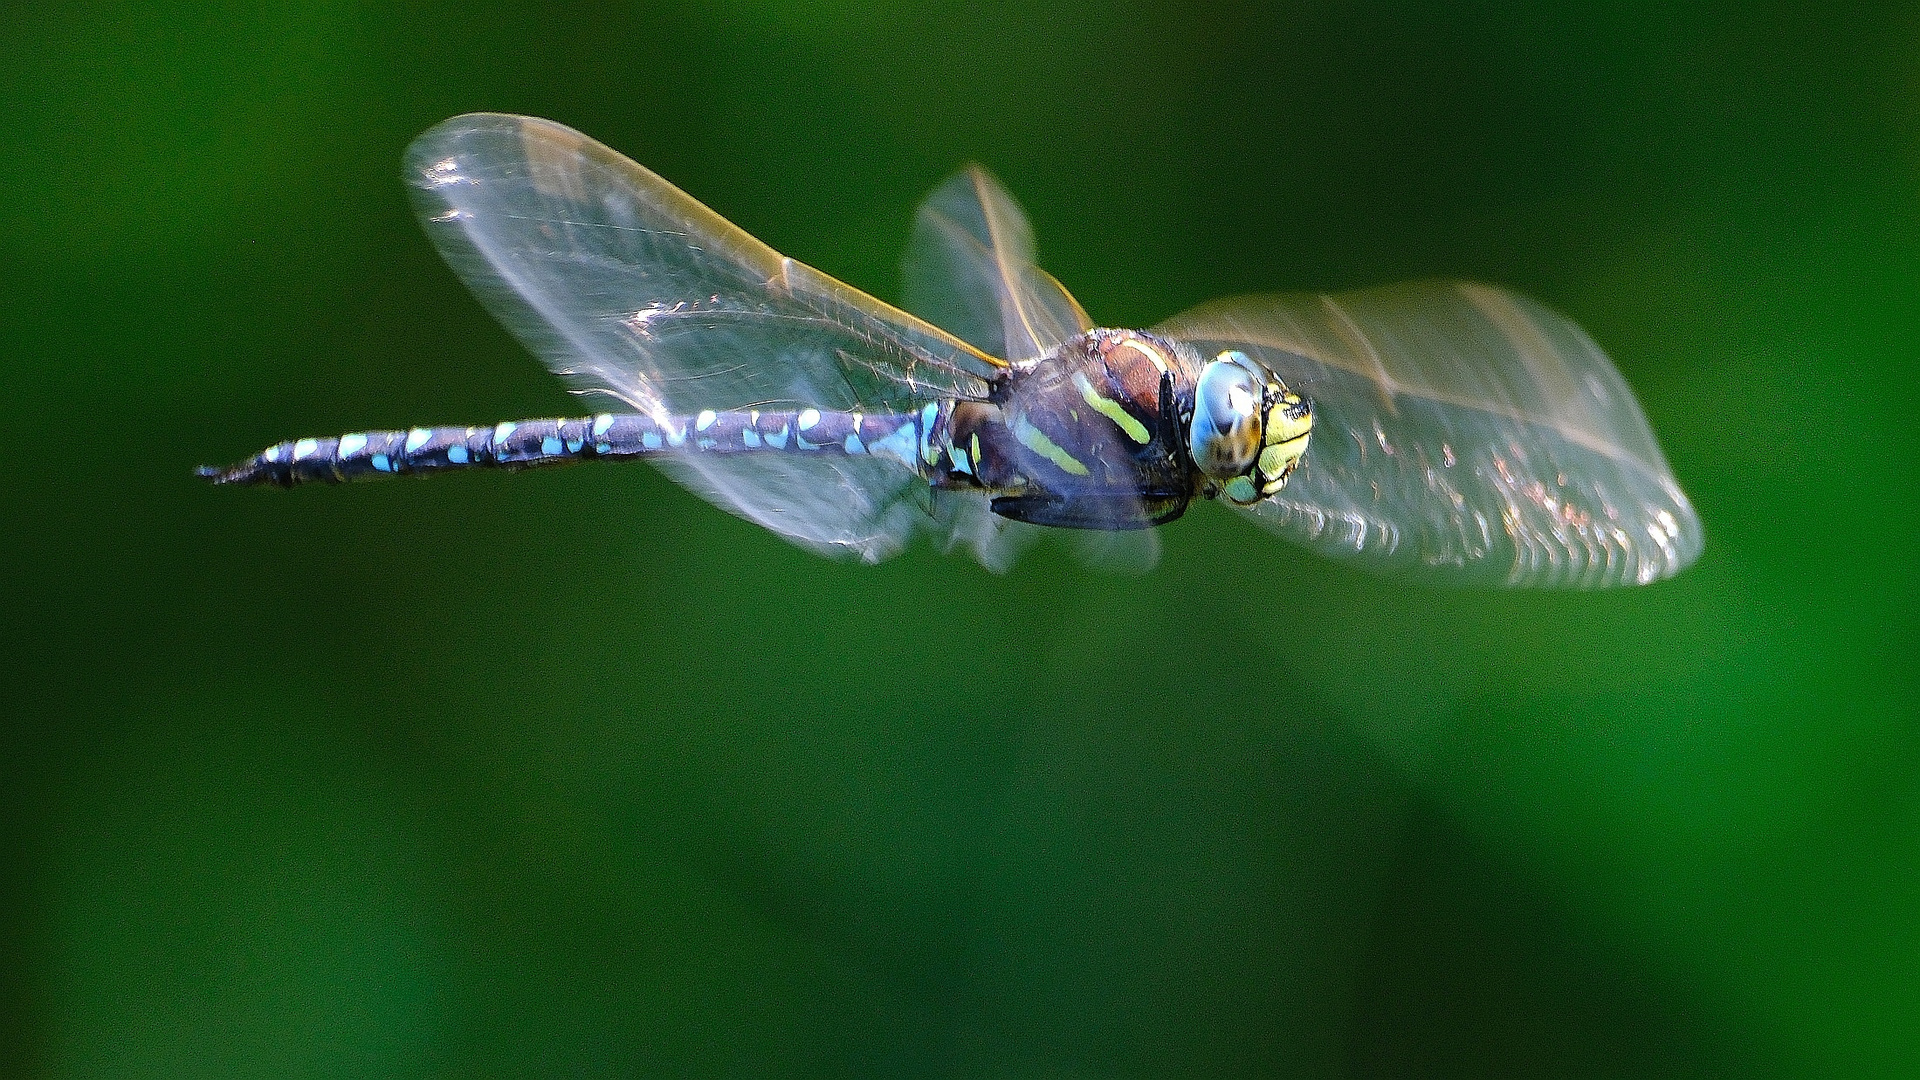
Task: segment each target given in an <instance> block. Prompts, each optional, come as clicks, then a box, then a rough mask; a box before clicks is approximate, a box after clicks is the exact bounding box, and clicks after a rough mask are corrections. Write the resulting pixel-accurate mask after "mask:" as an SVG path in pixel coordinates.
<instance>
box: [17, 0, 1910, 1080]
mask: <svg viewBox="0 0 1920 1080" xmlns="http://www.w3.org/2000/svg"><path fill="white" fill-rule="evenodd" d="M1803 9H1804V10H1803ZM0 43H3V49H4V52H3V53H0V55H4V56H5V57H6V63H5V64H4V65H0V87H4V90H3V91H0V104H3V105H4V106H5V114H4V115H5V119H6V122H7V134H8V139H7V148H6V150H5V152H4V154H0V181H3V182H4V187H5V192H6V197H5V198H4V200H0V286H3V289H0V353H3V355H4V369H0V370H3V371H4V373H3V374H0V399H3V402H4V409H5V418H4V423H5V428H4V430H5V431H6V432H7V435H8V437H7V439H6V441H5V443H4V445H0V460H4V463H5V464H4V468H5V470H6V476H7V479H6V480H5V490H6V492H7V494H6V508H7V509H6V529H5V539H4V541H0V542H3V543H4V545H5V546H4V549H0V564H3V565H4V570H0V588H4V590H5V592H4V603H5V611H6V624H5V625H6V642H5V649H6V652H5V655H6V662H5V664H4V666H0V678H4V680H5V685H4V687H3V688H0V689H3V690H4V695H5V696H4V700H5V701H6V702H7V715H6V719H5V723H4V734H3V735H0V739H3V740H4V741H3V742H0V823H3V824H4V830H3V831H0V1072H7V1073H12V1074H19V1075H45V1076H75V1077H79V1076H86V1077H99V1076H142V1077H146V1076H175V1075H177V1076H196V1075H221V1076H249V1075H251V1076H271V1077H285V1076H380V1077H397V1076H416V1075H420V1076H427V1075H433V1076H475V1075H516V1074H520V1075H567V1076H586V1077H601V1076H609V1077H610V1076H627V1075H656V1074H675V1075H716V1074H727V1075H736V1076H758V1075H788V1074H791V1075H873V1076H923V1075H952V1076H976V1075H988V1076H1009V1077H1029V1076H1030V1077H1070V1076H1071V1077H1081V1076H1084V1077H1094V1076H1159V1075H1173V1074H1181V1075H1193V1076H1226V1075H1246V1076H1267V1075H1272V1076H1451V1075H1483V1076H1507V1075H1515V1076H1520V1075H1526V1076H1675V1077H1681V1076H1686V1077H1692V1076H1705V1075H1726V1076H1765V1075H1778V1076H1822V1075H1824V1076H1868V1075H1893V1074H1896V1073H1899V1072H1903V1071H1904V1072H1907V1073H1909V1074H1911V1073H1913V1071H1914V1070H1915V1069H1916V1068H1920V710H1916V698H1917V697H1920V693H1917V691H1920V686H1917V685H1916V683H1917V682H1920V680H1916V676H1915V670H1916V659H1920V655H1917V654H1920V649H1916V611H1920V603H1917V602H1916V601H1917V600H1920V598H1917V597H1916V595H1915V593H1916V587H1915V586H1916V579H1917V576H1920V572H1917V571H1916V561H1917V556H1920V551H1917V550H1916V548H1917V547H1920V545H1917V544H1916V541H1915V537H1916V535H1920V513H1917V512H1916V511H1917V509H1920V499H1917V498H1916V488H1917V487H1920V484H1917V483H1916V470H1917V469H1920V454H1917V453H1916V450H1915V445H1916V444H1915V441H1914V440H1913V439H1912V438H1911V437H1910V436H1909V435H1908V432H1909V430H1910V429H1911V426H1912V424H1911V419H1910V418H1911V416H1912V414H1913V411H1914V406H1913V401H1914V391H1915V388H1916V379H1915V372H1916V360H1917V359H1920V351H1917V350H1920V213H1917V212H1916V211H1917V210H1920V202H1917V200H1920V12H1916V10H1915V9H1914V8H1913V6H1912V5H1911V4H1888V5H1886V7H1885V9H1884V10H1872V9H1869V8H1866V7H1861V6H1851V7H1848V8H1846V9H1844V10H1840V9H1834V8H1829V7H1824V6H1820V5H1808V4H1778V5H1771V6H1769V5H1740V6H1730V5H1699V6H1694V7H1685V8H1683V9H1681V10H1674V9H1673V6H1672V5H1668V4H1663V3H1652V2H1648V3H1641V4H1621V5H1612V6H1604V5H1603V6H1585V7H1581V8H1579V9H1578V10H1568V11H1560V12H1556V13H1552V14H1543V13H1541V12H1537V11H1533V10H1530V9H1529V8H1526V7H1521V6H1505V5H1499V4H1486V3H1468V4H1448V5H1433V6H1432V8H1431V9H1428V8H1426V7H1425V6H1422V5H1412V4H1403V5H1378V4H1361V3H1341V2H1314V3H1296V4H1280V5H1269V4H1260V3H1250V2H1249V3H1244V4H1239V5H1233V4H1206V3H1185V4H1180V3H1172V4H1162V3H1144V2H1138V3H1126V2H1090V3H1089V2H1077V3H1067V4H1048V3H1041V2H1033V3H1023V4H1009V3H999V2H995V0H980V2H975V3H966V4H958V3H935V2H931V0H928V2H916V3H900V4H856V3H850V2H807V3H802V2H773V0H758V2H741V0H711V2H707V3H698V2H686V3H678V4H651V5H649V4H615V3H591V2H580V3H572V4H568V5H564V6H557V5H555V4H553V3H550V2H547V3H495V4H488V5H470V6H464V7H460V8H454V7H451V6H441V5H379V4H350V3H332V4H326V3H300V4H284V5H283V4H260V3H239V4H232V5H217V4H208V5H193V6H188V7H178V6H175V5H159V4H156V5H152V6H151V7H140V6H122V5H111V4H93V5H88V4H59V5H38V6H30V5H9V6H8V9H7V11H6V12H5V14H4V15H0ZM478 109H492V110H504V111H514V112H527V113H535V114H539V115H542V116H549V117H553V118H555V119H558V120H560V121H563V122H565V123H567V124H570V125H572V126H574V127H577V128H579V129H581V130H583V131H585V132H588V133H590V134H592V135H594V136H596V137H598V138H600V139H602V140H604V141H606V142H608V143H610V144H611V145H613V146H615V147H617V148H619V149H621V150H623V151H625V152H627V153H629V154H630V155H632V156H633V157H635V158H636V159H638V160H640V161H641V162H643V163H645V164H647V165H649V166H651V167H652V168H654V169H655V170H657V171H659V172H660V173H662V174H664V175H665V176H666V177H668V178H669V179H671V180H673V181H674V182H676V183H678V184H680V185H682V186H683V187H685V188H686V189H687V190H688V191H690V192H692V193H694V195H695V196H696V197H698V198H700V199H702V200H704V201H705V202H707V203H709V204H710V205H712V206H713V207H715V208H716V209H718V210H719V211H720V212H722V213H723V214H725V215H727V216H728V217H730V218H731V219H733V220H734V221H736V222H738V223H739V224H740V225H742V226H743V227H745V228H746V229H747V230H748V231H750V232H752V233H754V234H755V235H757V236H760V237H761V238H763V239H765V240H766V241H768V242H769V243H771V244H773V245H774V246H776V247H777V248H779V249H781V250H783V251H785V252H787V253H789V254H792V255H794V256H796V257H798V258H801V259H803V260H805V261H807V262H810V263H813V264H814V265H816V266H819V267H821V268H822V269H824V270H826V271H828V272H829V273H833V274H835V275H837V276H840V277H842V278H844V279H846V280H848V281H851V282H853V283H855V284H857V285H860V286H862V287H865V288H868V289H870V290H872V291H875V292H877V293H879V294H881V295H883V296H890V295H893V294H894V291H895V289H896V284H897V281H898V277H897V269H896V259H897V256H898V252H899V250H900V247H901V245H902V244H903V242H904V240H905V237H906V234H907V228H908V224H909V221H910V218H911V213H912V209H913V207H914V205H915V203H916V202H917V200H918V199H919V197H920V196H921V195H922V194H923V193H924V192H925V191H926V190H927V189H929V188H930V187H931V186H932V185H934V184H935V183H936V182H938V181H939V180H940V179H941V178H942V177H943V176H945V175H946V174H947V173H948V172H949V171H950V170H951V169H953V168H954V167H956V166H957V165H958V164H960V163H961V162H964V161H967V160H978V161H981V162H984V163H986V164H987V165H988V166H989V167H991V168H993V169H994V170H995V171H997V172H998V173H999V175H1000V176H1001V178H1002V179H1003V180H1004V181H1005V182H1006V183H1007V185H1008V186H1009V188H1010V189H1011V190H1012V191H1013V192H1014V193H1015V194H1016V195H1017V196H1018V197H1019V198H1021V199H1022V200H1023V201H1024V202H1025V203H1026V205H1027V208H1028V210H1029V212H1030V214H1031V215H1032V217H1033V220H1034V224H1035V227H1036V230H1037V232H1038V234H1039V238H1040V245H1041V253H1042V258H1043V261H1044V262H1045V263H1046V265H1047V266H1048V267H1049V268H1050V269H1051V270H1053V271H1054V272H1055V273H1056V274H1057V275H1058V276H1059V277H1060V278H1061V279H1062V280H1063V281H1065V282H1066V283H1067V284H1068V285H1069V286H1070V287H1071V288H1073V289H1074V291H1075V292H1076V293H1077V294H1078V295H1079V297H1080V299H1081V300H1082V301H1083V302H1084V303H1085V305H1086V306H1087V308H1088V309H1089V310H1090V311H1091V312H1092V313H1093V314H1094V316H1095V318H1096V319H1097V320H1099V321H1100V322H1102V323H1105V324H1109V325H1126V326H1131V325H1141V324H1146V323H1151V322H1153V321H1156V320H1158V319H1160V318H1163V317H1165V316H1166V315H1168V314H1171V313H1172V312H1174V311H1176V310H1179V309H1181V308H1183V307H1185V306H1187V305H1189V304H1191V303H1194V302H1196V301H1199V300H1202V299H1206V298H1208V297H1211V296H1216V295H1221V294H1225V293H1230V292H1237V291H1247V290H1256V289H1299V288H1321V287H1347V286H1358V285H1365V284H1376V283H1381V282H1386V281H1392V280H1399V279H1403V278H1409V277H1417V276H1424V275H1456V276H1471V277H1475V278H1479V279H1483V280H1489V281H1494V282H1499V283H1502V284H1505V285H1509V286H1512V287H1514V288H1517V289H1519V290H1521V291H1523V292H1527V293H1530V294H1532V295H1535V296H1537V297H1540V298H1541V299H1543V300H1545V301H1547V302H1548V303H1549V304H1552V305H1553V306H1555V307H1557V308H1559V309H1561V310H1563V311H1565V312H1567V313H1569V314H1570V315H1572V316H1573V317H1574V318H1575V319H1577V320H1578V321H1579V322H1581V323H1582V324H1584V325H1585V326H1586V327H1587V328H1588V329H1589V330H1591V332H1592V333H1593V334H1594V336H1595V337H1596V338H1598V339H1599V340H1600V341H1601V342H1602V343H1603V344H1604V345H1605V346H1606V347H1607V348H1608V349H1609V351H1610V352H1611V353H1612V355H1613V356H1614V357H1615V359H1616V360H1617V361H1618V363H1619V365H1620V367H1621V369H1622V370H1623V371H1624V372H1625V373H1626V375H1627V377H1628V379H1629V381H1630V382H1631V383H1632V384H1633V385H1634V387H1635V388H1636V390H1637V391H1638V392H1639V394H1640V396H1641V400H1642V401H1643V403H1644V405H1645V407H1646V411H1647V413H1648V415H1649V417H1650V418H1651V419H1652V421H1653V424H1654V427H1655V429H1656V430H1657V431H1658V432H1659V433H1660V435H1661V439H1662V441H1663V444H1664V446H1665V448H1666V451H1667V454H1668V456H1669V457H1670V458H1671V459H1672V463H1673V466H1674V470H1675V472H1676V473H1677V474H1678V476H1679V478H1680V480H1681V483H1682V484H1683V485H1685V486H1686V488H1687V490H1688V491H1689V492H1690V493H1691V494H1692V495H1693V497H1694V499H1695V501H1696V503H1697V505H1698V507H1699V510H1700V514H1701V517H1702V518H1703V520H1704V521H1705V524H1706V529H1707V536H1708V546H1707V551H1706V555H1705V557H1704V558H1703V559H1702V560H1701V561H1700V563H1699V564H1698V565H1697V566H1696V567H1694V568H1693V569H1692V570H1689V571H1688V572H1687V573H1685V574H1684V575H1682V576H1681V577H1679V578H1678V579H1676V580H1674V581H1671V582H1668V583H1665V584H1661V585H1658V586H1655V587H1652V588H1647V589H1640V590H1632V591H1623V592H1614V593H1607V594H1599V595H1568V594H1558V595H1556V594H1527V595H1513V594H1499V593H1483V592H1469V593H1462V592H1446V591H1434V590H1430V589H1421V588H1414V587H1409V586H1406V585H1401V584H1396V583H1393V582H1390V581H1381V580H1377V579H1374V578H1372V577H1369V576H1366V575H1365V574H1362V573H1358V572H1355V571H1352V570H1349V569H1345V568H1342V567H1338V566H1332V565H1328V564H1325V563H1323V562H1320V561H1316V560H1314V559H1312V558H1310V557H1308V556H1306V555H1304V554H1302V553H1299V552H1296V551H1294V550H1292V549H1290V548H1287V547H1285V546H1284V545H1281V544H1279V543H1278V542H1276V541H1274V540H1272V539H1271V538H1269V537H1268V536H1266V535H1265V534H1263V533H1261V532H1259V531H1257V530H1255V529H1253V528H1251V527H1249V526H1248V525H1247V524H1246V523H1244V522H1240V521H1236V520H1233V519H1232V517H1231V515H1228V514H1226V513H1202V512H1196V513H1194V514H1192V515H1190V516H1189V518H1188V519H1187V520H1183V521H1181V522H1179V523H1178V524H1177V525H1176V526H1175V527H1173V528H1171V529H1168V530H1166V533H1165V537H1164V540H1165V547H1166V551H1165V556H1164V559H1163V562H1162V565H1161V567H1160V569H1159V570H1157V571H1156V572H1154V573H1153V574H1151V575H1150V576H1147V577H1143V578H1137V579H1127V578H1115V577H1110V576H1103V575H1100V574H1096V573H1090V572H1087V571H1084V570H1082V569H1081V568H1080V567H1079V566H1078V565H1077V564H1076V563H1075V562H1074V560H1073V559H1072V557H1071V556H1070V555H1069V554H1068V553H1067V551H1066V550H1065V549H1064V548H1058V547H1056V548H1052V549H1042V550H1041V551H1039V552H1038V553H1037V554H1035V555H1033V556H1031V557H1030V558H1029V559H1028V560H1027V561H1025V562H1023V563H1022V564H1021V565H1020V566H1019V567H1018V568H1016V570H1015V572H1014V573H1012V574H1009V575H1007V576H1004V577H995V576H992V575H990V574H987V573H985V572H983V571H981V570H980V569H979V568H978V567H976V566H974V565H972V564H971V563H969V562H967V561H965V560H964V559H962V558H959V557H946V556H941V555H939V554H936V553H933V552H931V551H929V550H925V549H922V550H919V551H916V552H914V553H913V554H911V555H909V556H907V557H904V558H901V559H898V560H896V561H894V562H891V563H888V564H885V565H883V566H881V567H878V568H868V567H859V566H843V565H838V564H833V563H828V562H825V561H822V560H819V559H816V558H813V557H811V556H809V555H806V554H804V553H802V552H800V551H798V550H797V549H794V548H791V547H789V546H787V545H786V544H784V543H783V542H781V541H780V540H778V539H777V538H775V537H773V536H771V535H769V534H767V533H765V532H762V531H760V530H758V529H755V528H753V527H751V526H748V525H745V524H743V523H741V522H739V521H736V520H735V519H733V518H731V517H728V516H727V515H725V514H723V513H720V512H718V511H716V510H714V509H712V508H710V507H709V506H707V505H706V504H704V503H702V502H700V501H698V500H697V499H696V498H694V497H693V496H691V495H689V494H687V493H686V492H684V491H682V490H680V489H679V488H677V487H675V486H673V485H672V484H671V483H669V482H667V481H666V480H664V479H663V478H662V477H661V476H659V475H658V474H657V473H654V472H652V471H651V470H647V469H640V468H626V469H620V468H580V469H573V470H561V471H558V472H549V473H539V474H530V475H524V476H516V477H506V476H499V475H476V476H461V477H449V478H445V479H443V480H439V481H435V482H431V483H394V484H370V485H362V486H355V487H351V488H342V489H336V490H318V489H315V490H301V491H296V492H292V493H279V492H257V491H235V490H214V489H212V488H208V487H205V486H203V485H201V484H199V483H198V482H197V481H195V480H194V479H193V478H192V476H191V473H190V470H191V468H192V467H193V466H194V465H197V464H201V463H204V462H224V461H227V460H230V459H233V458H235V457H238V456H241V455H244V454H247V453H251V452H253V451H255V450H257V449H258V448H260V447H261V446H264V445H266V444H268V443H270V442H272V441H276V440H279V439H282V438H289V437H293V436H296V435H313V434H330V433H338V432H341V431H348V430H360V429H365V428H374V427H398V426H405V425H409V424H414V423H423V422H434V423H456V422H457V423H477V422H491V421H494V420H499V419H506V418H512V417H520V416H524V415H551V414H554V413H556V412H565V411H568V410H569V409H571V408H573V406H572V405H571V404H570V401H571V399H569V398H568V397H566V396H565V395H564V394H563V393H562V392H561V389H560V387H559V385H558V383H557V382H556V381H555V380H553V379H552V378H551V377H549V376H548V375H547V374H546V373H545V372H544V371H543V370H542V369H541V367H540V365H539V364H538V363H537V362H536V361H534V360H532V359H531V358H529V357H528V356H527V355H526V354H525V353H524V352H523V351H522V350H521V349H520V348H519V347H518V346H517V345H516V344H515V343H514V342H513V341H512V339H510V338H509V337H508V336H507V335H506V334H505V333H504V332H503V331H502V330H501V329H500V328H499V327H497V326H496V325H495V324H494V323H493V322H492V321H491V320H490V319H488V318H487V316H486V315H485V314H484V313H483V312H482V311H481V309H480V307H479V306H478V304H477V303H476V302H475V301H474V300H473V299H472V298H471V297H469V296H468V295H467V294H466V292H465V291H464V290H463V288H462V287H461V286H460V284H459V283H458V282H457V281H456V280H455V279H454V278H453V276H452V275H451V274H450V273H449V272H448V271H447V270H446V269H445V268H444V267H443V266H442V265H441V264H440V262H439V261H438V259H437V258H436V256H435V255H434V253H433V251H432V250H431V249H430V248H429V246H428V244H427V242H426V241H425V239H424V238H423V237H422V235H421V233H420V231H419V229H418V228H417V227H416V226H415V224H414V223H413V221H412V219H411V216H410V212H409V209H408V206H407V200H406V197H405V194H404V191H403V189H402V186H401V184H400V182H399V179H398V166H399V158H400V153H401V150H402V148H403V147H404V146H405V145H406V143H407V142H408V140H409V139H410V138H412V136H413V135H415V134H416V133H418V132H419V131H421V130H423V129H425V128H427V127H428V126H430V125H431V124H433V123H435V122H437V121H439V120H441V119H443V118H445V117H447V116H450V115H453V114H455V113H460V112H466V111H472V110H478ZM1203 509H1204V508H1203Z"/></svg>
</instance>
